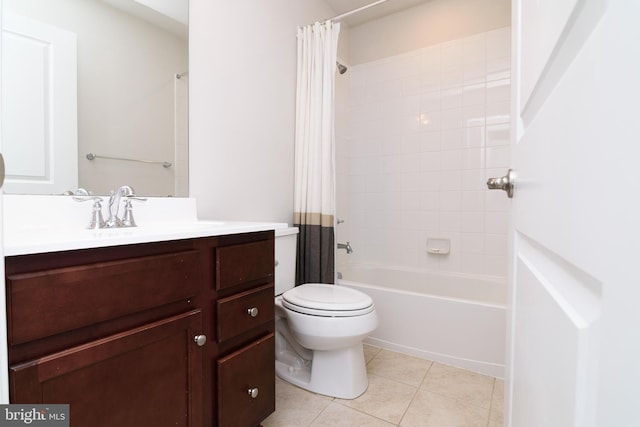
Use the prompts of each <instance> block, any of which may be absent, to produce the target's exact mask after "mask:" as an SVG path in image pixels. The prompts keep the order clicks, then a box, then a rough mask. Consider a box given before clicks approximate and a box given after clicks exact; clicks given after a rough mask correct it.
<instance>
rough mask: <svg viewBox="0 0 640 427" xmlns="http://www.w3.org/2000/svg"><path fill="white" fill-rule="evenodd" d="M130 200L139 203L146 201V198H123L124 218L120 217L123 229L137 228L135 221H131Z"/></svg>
mask: <svg viewBox="0 0 640 427" xmlns="http://www.w3.org/2000/svg"><path fill="white" fill-rule="evenodd" d="M132 200H138V201H141V202H146V201H147V199H146V197H138V196H134V195H131V196H125V197H124V216H123V217H122V226H123V227H137V224H136V221H135V219H133V206H132V204H131V201H132Z"/></svg>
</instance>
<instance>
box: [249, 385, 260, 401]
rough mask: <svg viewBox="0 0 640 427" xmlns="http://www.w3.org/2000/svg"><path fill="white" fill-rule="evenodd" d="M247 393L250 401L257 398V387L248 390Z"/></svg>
mask: <svg viewBox="0 0 640 427" xmlns="http://www.w3.org/2000/svg"><path fill="white" fill-rule="evenodd" d="M247 392H248V393H249V396H251V398H252V399H255V398H256V397H258V387H252V388H250V389H249V390H247Z"/></svg>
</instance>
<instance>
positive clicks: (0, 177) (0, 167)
mask: <svg viewBox="0 0 640 427" xmlns="http://www.w3.org/2000/svg"><path fill="white" fill-rule="evenodd" d="M3 185H4V157H3V156H2V153H0V188H2V186H3Z"/></svg>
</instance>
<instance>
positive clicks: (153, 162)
mask: <svg viewBox="0 0 640 427" xmlns="http://www.w3.org/2000/svg"><path fill="white" fill-rule="evenodd" d="M87 159H89V160H93V159H109V160H124V161H127V162H138V163H149V164H154V165H162V167H163V168H170V167H171V166H172V164H171V163H169V162H158V161H154V160H140V159H127V158H124V157H109V156H99V155H97V154H93V153H88V154H87Z"/></svg>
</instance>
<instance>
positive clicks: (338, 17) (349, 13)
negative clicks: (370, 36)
mask: <svg viewBox="0 0 640 427" xmlns="http://www.w3.org/2000/svg"><path fill="white" fill-rule="evenodd" d="M388 1H389V0H378V1H376V2H373V3H371V4H366V5H364V6H362V7H359V8H357V9H353V10H350V11H349V12H345V13H343V14H342V15H338V16H334V17H333V18H330V19H327V21H339V20H341V19H343V18H346V17H347V16H351V15H354V14H356V13H358V12H362V11H363V10H367V9H369V8H370V7H374V6H377V5H379V4H382V3H386V2H388Z"/></svg>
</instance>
